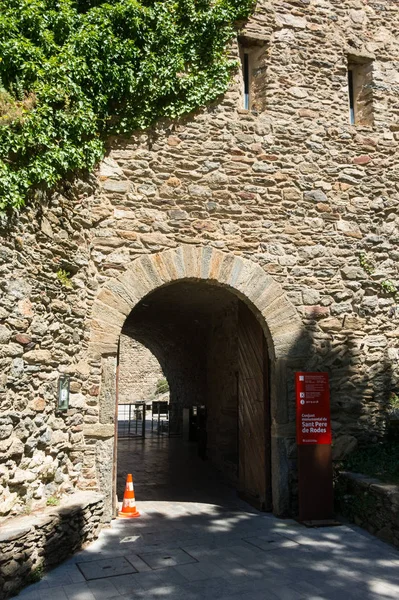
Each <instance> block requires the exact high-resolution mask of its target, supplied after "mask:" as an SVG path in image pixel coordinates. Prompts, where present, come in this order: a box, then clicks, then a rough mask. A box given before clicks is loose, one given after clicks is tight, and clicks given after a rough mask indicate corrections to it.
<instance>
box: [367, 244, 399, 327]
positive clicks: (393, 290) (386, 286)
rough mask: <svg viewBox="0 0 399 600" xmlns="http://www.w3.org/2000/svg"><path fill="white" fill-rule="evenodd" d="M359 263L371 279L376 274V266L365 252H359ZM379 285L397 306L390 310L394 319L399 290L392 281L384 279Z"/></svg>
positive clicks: (381, 290)
mask: <svg viewBox="0 0 399 600" xmlns="http://www.w3.org/2000/svg"><path fill="white" fill-rule="evenodd" d="M359 263H360V266H361V267H362V269H363V271H364V272H365V273H367V275H368V276H369V277H371V276H372V275H373V273H374V272H375V266H374V263H373V262H372V261H371V260H370V259H369V258H367V255H366V253H365V252H359ZM377 284H378V286H379V288H380V292H381V293H384V294H388V295H390V296H392V298H393V300H394V302H395V305H394V306H392V307H391V309H390V316H391V317H393V316H394V315H395V313H396V312H397V310H398V304H399V289H398V287H397V285H396V284H395V283H394V282H393V281H392V280H391V279H382V280H381V281H379V282H377Z"/></svg>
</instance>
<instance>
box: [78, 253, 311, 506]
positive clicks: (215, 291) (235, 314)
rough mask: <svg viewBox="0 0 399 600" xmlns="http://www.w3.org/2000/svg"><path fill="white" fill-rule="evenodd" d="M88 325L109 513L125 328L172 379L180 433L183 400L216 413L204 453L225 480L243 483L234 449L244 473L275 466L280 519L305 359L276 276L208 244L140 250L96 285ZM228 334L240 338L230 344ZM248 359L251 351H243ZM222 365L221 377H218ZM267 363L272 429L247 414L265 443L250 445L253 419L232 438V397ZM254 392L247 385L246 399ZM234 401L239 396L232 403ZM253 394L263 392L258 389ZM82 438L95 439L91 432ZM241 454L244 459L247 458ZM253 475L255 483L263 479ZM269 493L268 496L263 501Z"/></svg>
mask: <svg viewBox="0 0 399 600" xmlns="http://www.w3.org/2000/svg"><path fill="white" fill-rule="evenodd" d="M221 316H223V318H221ZM245 319H247V322H246V324H245V325H244V323H245ZM234 320H235V325H234V326H232V322H233V321H234ZM240 323H242V324H243V325H240ZM89 327H90V343H89V360H90V361H91V364H92V365H93V369H97V370H98V371H99V372H100V374H101V385H100V394H99V419H100V424H101V425H99V427H98V428H94V429H93V434H92V435H93V438H94V437H95V436H98V435H100V436H101V437H102V440H103V441H100V442H98V443H97V448H98V450H97V458H96V464H97V473H98V475H97V478H98V482H99V487H100V489H101V490H102V491H103V493H105V495H106V512H107V514H108V515H109V516H110V515H111V514H112V510H114V509H115V505H114V508H112V504H113V502H114V498H115V490H116V471H115V468H114V469H113V471H112V469H110V468H108V467H107V465H112V464H114V465H115V455H116V446H115V444H113V438H114V433H113V432H114V426H115V401H116V360H117V354H118V344H119V338H120V335H121V333H122V331H123V332H124V333H127V332H129V331H130V334H129V335H132V336H134V337H135V338H136V339H137V340H138V341H142V342H143V343H144V344H146V345H148V347H149V348H150V349H151V350H152V351H153V352H154V354H155V355H156V356H157V357H158V359H159V361H160V363H161V366H162V367H163V368H164V370H165V373H166V375H167V377H168V378H169V380H170V381H171V382H172V383H171V387H172V403H173V420H174V424H173V426H174V427H175V428H176V431H179V427H181V424H182V415H181V413H182V409H183V408H184V406H185V404H188V405H190V404H191V403H194V402H195V403H196V404H199V403H200V402H201V404H207V405H208V407H209V410H210V411H211V412H212V414H213V419H212V422H211V420H210V419H209V417H208V419H207V423H208V424H207V428H206V429H207V436H208V439H207V449H208V451H209V456H210V457H211V459H212V461H213V462H214V463H215V464H216V465H218V466H219V467H220V468H223V469H224V470H225V471H229V469H230V471H231V473H230V475H231V476H233V474H234V472H235V473H236V476H237V477H238V480H240V478H241V481H242V480H243V479H242V476H241V475H240V471H239V467H238V468H237V462H238V465H239V464H240V461H239V460H238V461H237V448H238V458H239V457H240V455H241V456H243V454H242V453H243V450H242V447H241V448H240V446H242V445H244V446H245V444H247V446H248V448H249V450H248V452H249V456H250V459H249V460H248V461H247V463H246V464H247V467H246V472H247V473H248V472H250V471H251V469H252V468H253V467H254V466H256V465H259V464H263V465H264V471H265V472H264V473H263V475H262V476H263V477H264V480H265V481H267V480H268V477H269V475H268V469H269V467H268V462H270V463H271V464H270V470H271V485H270V481H269V483H268V485H266V483H265V486H264V502H265V504H264V506H270V505H272V506H273V512H274V513H275V514H277V515H283V514H288V513H289V512H290V502H291V498H292V490H291V482H290V478H291V473H290V460H291V459H290V455H289V453H290V448H291V447H292V445H293V441H294V436H295V428H294V426H295V413H294V410H293V409H294V395H293V388H292V387H290V386H289V385H288V383H287V382H288V381H290V380H292V377H291V375H292V372H293V370H294V369H298V368H301V366H302V365H303V363H304V361H305V360H306V359H305V356H306V343H307V342H306V339H304V335H303V329H302V323H301V319H300V317H299V315H298V314H297V312H296V309H295V308H294V307H293V306H292V304H291V303H290V301H289V300H288V298H287V296H286V294H285V292H284V290H283V288H282V287H281V286H280V284H279V283H277V282H276V281H275V280H274V279H273V277H271V276H270V275H268V274H267V273H266V272H265V271H264V270H263V269H262V268H261V267H260V266H259V265H258V264H256V263H255V262H253V261H251V260H248V259H245V258H242V257H239V256H235V255H232V254H226V253H223V252H220V251H218V250H216V249H214V248H212V247H209V246H206V247H194V246H181V247H178V248H174V249H169V250H165V251H163V252H160V253H158V254H153V255H145V256H142V257H139V258H137V259H136V260H134V261H133V262H132V264H131V266H130V267H129V268H127V269H126V271H125V272H124V273H123V274H121V275H120V276H119V277H118V278H116V279H113V278H111V279H109V280H108V282H107V283H106V284H105V285H104V287H103V288H102V289H101V290H100V291H99V293H98V295H97V298H96V300H95V303H94V306H93V312H92V320H91V322H90V325H89ZM240 327H241V329H242V330H243V335H242V336H240ZM252 327H253V336H254V339H255V338H256V340H257V342H256V343H255V342H254V348H256V350H253V359H252V360H247V364H246V367H245V368H246V369H247V371H248V368H249V372H247V374H246V376H245V377H242V378H241V384H240V378H239V377H238V378H237V375H236V373H237V368H238V367H237V364H238V363H237V362H235V361H238V360H239V357H240V351H239V348H240V343H239V340H240V339H242V340H244V339H245V336H244V333H245V332H248V331H250V330H251V328H252ZM234 336H235V337H236V338H237V339H236V341H235V343H232V342H231V340H232V338H234ZM260 340H261V341H260ZM253 341H254V340H253ZM303 342H305V345H304V343H303ZM229 352H230V353H232V354H234V353H235V359H234V360H230V359H229V356H228V354H229ZM244 355H245V356H247V357H248V356H249V354H248V352H246V353H245V352H244ZM230 358H231V357H230ZM218 363H219V365H220V366H219V369H220V372H221V373H223V377H221V376H220V375H218V368H217V366H218ZM267 364H268V368H267V377H266V381H267V383H268V386H265V381H263V394H264V397H262V400H259V401H258V404H259V405H260V404H262V403H264V402H265V397H266V398H267V397H268V398H269V405H270V426H269V425H267V426H265V421H264V418H266V419H267V414H268V411H266V412H265V415H266V416H265V417H264V416H262V417H261V418H260V419H258V418H256V416H255V415H254V414H253V415H252V420H253V422H254V426H255V424H257V425H259V424H260V423H261V424H262V427H263V433H264V434H265V436H264V440H263V441H262V443H261V444H260V445H259V444H256V445H255V448H254V444H253V440H254V439H259V438H257V436H259V435H260V433H256V432H252V431H251V429H250V427H248V423H250V422H251V418H250V417H249V416H248V414H247V415H246V416H245V426H243V427H241V432H244V431H249V432H250V435H249V436H248V439H247V440H245V439H243V438H242V437H240V435H241V434H240V432H239V433H238V435H237V430H236V432H235V436H233V435H232V430H233V423H235V424H236V423H237V416H238V420H239V419H240V418H241V416H240V409H239V404H238V405H237V398H238V395H239V393H241V394H242V395H244V393H245V391H244V390H241V392H240V389H239V387H240V385H241V386H242V382H243V381H247V382H250V381H253V380H254V378H255V380H256V381H259V378H260V377H261V375H260V373H263V374H264V373H265V367H266V365H267ZM232 365H233V366H232ZM229 369H231V372H230V373H228V371H229ZM239 370H240V369H239V368H238V371H239ZM251 370H252V371H253V372H251ZM242 372H244V365H242ZM257 385H258V384H257ZM255 387H256V386H255ZM267 388H269V389H267ZM254 395H256V394H255V392H254V391H253V390H252V397H253V396H254ZM250 396H251V394H250ZM231 398H235V402H236V404H235V408H234V407H233V404H234V403H233V401H231ZM258 398H259V399H260V398H261V395H260V394H258ZM204 399H206V402H205V401H204ZM256 406H257V404H256V403H254V402H252V401H251V402H249V403H248V406H247V407H246V408H245V410H246V411H247V412H248V413H251V411H253V410H254V407H256ZM234 411H235V412H234ZM237 411H238V412H237ZM243 415H244V413H243ZM242 418H244V416H242ZM239 430H240V428H239ZM265 432H266V433H265ZM216 433H217V436H216ZM253 433H255V436H254V435H253ZM269 438H270V445H271V448H270V453H269V452H268V450H267V452H266V457H265V456H264V453H265V449H266V448H268V440H269ZM215 440H216V441H215ZM88 442H89V443H92V441H91V438H90V435H89V434H88ZM234 456H235V457H236V458H234ZM268 456H270V457H271V458H270V461H268V460H267V457H268ZM243 460H244V459H243V458H242V459H241V464H244V463H243ZM262 461H263V463H262ZM229 464H230V465H231V467H229ZM262 469H263V466H262ZM257 477H258V479H259V478H260V475H259V474H258V475H257ZM269 479H270V477H269ZM259 489H260V487H259V485H258V489H256V490H255V492H256V494H255V495H259ZM270 489H271V490H272V501H271V502H270V503H269V505H268V500H267V494H269V495H270ZM244 491H250V492H251V493H252V492H253V491H254V490H253V486H252V489H251V485H250V483H248V484H247V485H246V487H245V489H244ZM262 502H263V500H262Z"/></svg>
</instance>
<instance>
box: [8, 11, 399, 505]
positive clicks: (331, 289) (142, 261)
mask: <svg viewBox="0 0 399 600" xmlns="http://www.w3.org/2000/svg"><path fill="white" fill-rule="evenodd" d="M398 24H399V13H398V8H397V5H396V3H394V2H388V1H387V2H383V3H382V2H381V1H374V0H368V2H366V3H365V2H364V1H363V0H339V1H336V0H284V1H283V0H263V1H261V2H259V3H258V8H257V11H256V13H255V15H254V16H253V17H252V18H251V20H250V22H249V23H248V24H247V25H246V27H245V29H244V34H243V35H244V42H245V47H251V45H252V44H257V47H259V48H263V49H264V51H262V52H258V53H257V60H258V61H260V62H261V64H257V69H256V73H254V74H253V77H254V80H253V84H254V86H255V84H256V86H255V88H256V89H255V88H254V91H253V95H254V99H256V98H259V95H260V96H261V101H260V100H259V101H257V102H255V103H254V108H256V109H257V111H255V110H254V111H252V112H251V111H245V110H243V109H242V81H241V75H240V73H237V76H236V77H235V79H234V81H233V82H232V85H231V89H230V90H229V92H228V93H227V94H226V95H225V97H224V98H221V99H220V102H218V103H215V104H214V105H213V106H210V107H208V108H207V109H204V110H202V111H199V112H198V113H197V114H196V115H192V116H190V117H188V118H186V119H184V120H182V121H181V122H178V123H177V122H175V123H161V124H159V125H158V126H157V127H156V128H154V130H152V131H148V132H145V133H140V134H138V135H136V136H133V137H132V138H131V139H129V140H114V141H113V143H112V145H111V148H110V152H109V155H108V157H107V158H106V159H105V160H104V161H103V163H102V165H101V166H100V168H99V171H98V173H97V174H96V175H95V176H91V177H89V178H88V180H86V181H78V182H75V184H73V185H71V186H69V188H68V189H66V190H65V191H64V192H63V193H62V194H61V193H58V194H55V195H54V196H53V197H52V199H51V201H50V202H49V204H48V205H46V206H43V207H32V208H30V209H28V210H26V211H25V212H23V213H22V214H21V216H20V218H19V220H18V221H17V222H15V224H12V225H11V226H10V227H9V228H8V230H5V231H4V237H3V244H2V247H1V248H0V264H1V275H2V277H1V284H0V287H1V293H2V298H1V302H0V319H1V324H0V364H1V374H0V402H1V405H0V406H1V413H0V453H1V454H0V456H1V465H0V494H1V496H0V498H1V500H0V514H1V515H10V514H13V513H16V512H22V511H23V510H24V507H25V506H26V504H27V503H28V504H29V505H32V506H33V507H34V506H35V503H40V502H43V500H44V499H45V497H47V496H50V495H52V496H53V495H61V494H63V493H70V492H72V491H73V490H74V489H76V488H80V489H94V490H95V489H99V488H100V489H101V491H103V492H104V491H105V492H106V493H107V494H108V501H107V502H108V504H106V509H105V510H106V514H107V515H108V516H109V514H110V510H111V508H110V507H111V501H112V500H111V496H112V493H111V485H112V452H113V431H114V429H113V419H114V417H113V414H114V413H113V410H112V408H113V407H112V402H113V398H114V397H115V378H114V373H115V367H116V351H117V343H118V339H119V335H120V333H121V329H122V327H123V325H124V322H125V319H126V317H127V316H128V315H129V313H130V311H131V310H132V309H133V308H134V306H135V305H136V304H137V303H138V302H139V301H140V300H141V299H142V298H143V297H144V296H145V295H146V294H148V293H150V292H152V291H153V290H155V289H156V288H158V287H159V286H162V285H166V284H168V283H171V282H174V281H177V280H180V279H189V280H192V281H195V280H201V279H202V280H204V281H208V280H209V281H212V282H213V283H215V284H217V285H219V286H225V287H226V289H228V290H230V291H232V293H234V294H235V295H237V296H238V297H239V298H241V299H242V300H243V301H244V302H246V303H247V304H248V305H250V306H251V307H252V308H253V310H254V312H255V314H256V315H257V317H258V319H259V321H260V322H261V324H262V327H263V329H264V332H265V335H266V338H267V340H268V345H269V354H270V359H271V374H270V386H271V402H272V421H273V425H272V435H273V450H272V452H273V456H274V459H273V465H274V467H273V469H274V475H273V482H274V490H273V494H274V505H275V511H276V512H277V513H287V512H290V511H291V512H292V510H294V509H293V506H294V504H293V497H294V496H295V484H294V481H295V415H294V397H293V385H294V384H293V372H294V371H295V370H298V369H307V370H316V369H317V370H319V369H321V370H326V371H328V372H329V373H330V381H331V397H332V416H333V435H334V439H335V440H336V441H338V443H339V439H340V438H342V436H348V437H347V438H346V439H348V440H350V441H353V439H354V438H356V439H358V440H360V441H362V442H365V441H369V440H371V441H372V440H375V439H377V438H378V437H379V436H380V435H382V434H383V432H384V427H385V420H384V413H385V410H386V408H387V402H388V395H389V390H390V389H391V388H394V387H395V386H396V385H397V381H398V369H397V362H398V349H397V339H398V337H399V326H398V313H397V312H396V309H395V302H394V299H393V297H392V294H390V293H388V292H384V290H383V289H382V288H381V285H380V284H381V282H383V281H386V280H392V281H393V282H394V283H396V284H397V283H398V273H397V260H398V257H399V252H398V242H399V228H398V224H399V217H398V214H397V208H398V193H399V187H398V186H399V170H398V160H397V158H396V152H397V150H396V149H397V144H398V139H399V122H398V101H397V94H398V86H399V72H398V60H399V42H398V40H397V36H396V30H397V26H398ZM232 51H233V55H234V56H237V57H238V56H239V49H238V46H234V48H233V49H232ZM353 56H355V57H358V58H359V60H361V59H362V58H365V59H367V60H372V65H373V68H372V106H373V125H372V126H371V125H370V126H362V125H355V126H353V125H350V124H349V114H348V112H349V110H348V83H347V60H348V57H353ZM260 76H262V77H263V78H264V79H263V80H262V81H263V83H264V85H260V84H259V81H258V78H259V77H260ZM256 94H258V96H256ZM360 251H364V252H365V253H366V255H367V256H368V257H369V259H373V260H374V261H375V264H376V269H375V271H374V273H373V274H372V275H367V273H366V272H365V271H364V269H362V268H361V267H360V264H359V258H358V254H359V252H360ZM60 269H64V270H67V271H69V272H70V273H71V274H72V277H71V281H70V283H71V286H70V287H67V286H66V285H65V283H68V282H65V281H64V282H63V281H62V276H58V277H57V272H58V271H59V270H60ZM157 358H159V356H157ZM161 366H162V363H161ZM60 373H69V374H70V375H71V392H72V393H71V403H70V409H69V411H67V412H66V413H62V414H57V412H56V396H57V379H58V376H59V374H60Z"/></svg>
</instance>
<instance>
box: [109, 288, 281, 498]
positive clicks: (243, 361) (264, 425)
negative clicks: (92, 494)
mask: <svg viewBox="0 0 399 600" xmlns="http://www.w3.org/2000/svg"><path fill="white" fill-rule="evenodd" d="M123 333H124V334H125V335H128V336H130V337H132V338H134V339H135V340H137V341H139V342H141V343H142V344H143V345H144V346H146V347H147V348H148V349H149V350H150V351H151V352H152V353H153V354H154V355H155V356H156V358H157V359H158V361H159V363H160V365H161V367H162V370H163V372H164V374H165V376H166V378H167V380H168V383H169V388H170V421H169V436H170V437H169V438H168V439H166V440H165V439H164V438H158V439H157V440H155V439H153V438H150V437H148V438H147V439H145V440H130V441H129V442H128V443H126V442H125V443H123V444H120V445H119V451H118V452H119V457H118V460H119V464H120V467H119V475H120V476H122V472H121V471H122V470H123V469H124V467H125V465H126V464H128V463H129V461H130V464H131V465H132V467H131V468H132V469H134V470H135V472H136V475H135V479H136V481H137V485H138V486H140V487H142V486H143V481H141V482H140V481H139V480H138V477H137V475H138V474H140V473H141V474H142V477H143V478H144V477H145V478H146V481H147V482H148V480H151V481H152V486H153V488H156V491H154V490H152V491H151V489H150V487H151V486H149V484H147V488H146V491H145V489H144V487H143V488H142V490H143V493H144V494H145V495H146V496H149V498H148V499H150V497H151V499H154V498H155V497H156V498H157V499H159V500H161V499H162V498H161V497H160V494H161V495H162V493H163V494H164V496H165V498H164V499H165V500H166V499H171V498H169V497H167V496H169V495H170V493H171V492H170V489H171V487H172V489H174V490H175V494H176V499H178V498H177V496H181V497H183V496H185V495H187V494H189V488H190V489H194V488H195V487H196V485H195V482H196V481H198V480H199V479H201V477H202V478H203V476H204V473H205V470H206V469H207V468H208V467H210V470H209V468H208V476H207V477H208V478H209V477H210V478H211V480H212V478H214V480H216V479H219V480H220V482H222V481H224V482H227V483H229V484H230V485H233V486H234V487H235V488H236V489H237V490H238V491H239V493H240V496H241V497H243V498H244V499H246V500H247V501H249V502H250V503H251V504H253V505H254V506H256V507H257V508H260V509H262V510H271V509H272V506H271V484H270V479H271V478H270V421H269V419H270V416H269V415H270V407H269V392H268V355H267V348H266V341H265V337H264V334H263V331H262V328H261V326H260V324H259V322H258V321H257V319H256V318H255V316H254V314H253V313H252V311H251V310H250V308H249V307H248V306H247V305H246V304H244V302H243V301H242V300H240V299H239V298H238V297H236V296H235V295H234V294H233V293H232V292H230V291H228V290H226V289H224V288H222V287H219V286H216V285H211V284H209V283H206V282H193V281H184V280H182V281H179V282H176V283H173V284H170V285H168V286H165V287H163V288H160V289H158V290H156V291H155V292H153V293H151V294H149V295H148V296H147V297H146V298H144V299H143V300H142V301H141V302H140V303H139V304H138V305H137V306H136V307H135V308H134V309H133V311H132V312H131V314H130V315H129V317H128V318H127V320H126V322H125V325H124V328H123ZM194 407H195V409H194V410H193V408H194ZM190 409H191V410H190ZM193 412H194V413H196V414H197V420H196V423H195V427H194V428H193V426H191V428H190V421H192V418H193ZM166 456H167V460H168V463H167V466H166V464H165V457H166ZM156 457H158V458H156ZM190 457H191V458H190ZM190 460H191V463H190ZM158 465H162V468H161V471H160V470H159V467H158ZM190 465H191V466H190ZM211 472H212V474H211ZM200 473H201V477H200ZM152 474H154V475H153V476H152ZM193 475H194V477H193ZM215 478H216V479H215ZM120 480H121V477H119V481H120ZM189 481H191V483H189ZM182 482H183V488H182V486H181V483H182ZM184 482H186V492H185V491H184ZM190 486H191V487H190ZM214 487H215V486H214ZM162 489H163V492H162ZM178 490H179V491H178ZM154 494H155V496H154ZM120 499H121V498H120ZM142 499H145V498H142Z"/></svg>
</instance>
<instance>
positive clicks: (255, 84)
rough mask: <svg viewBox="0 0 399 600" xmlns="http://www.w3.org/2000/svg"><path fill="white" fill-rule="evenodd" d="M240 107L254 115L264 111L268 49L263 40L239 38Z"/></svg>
mask: <svg viewBox="0 0 399 600" xmlns="http://www.w3.org/2000/svg"><path fill="white" fill-rule="evenodd" d="M240 58H241V77H242V84H241V85H242V99H241V103H242V104H241V106H242V108H244V109H245V110H250V111H251V112H252V113H254V114H259V113H261V112H263V111H264V110H265V109H266V90H267V87H266V86H267V78H266V70H267V65H268V49H267V46H266V43H265V40H258V39H255V38H247V37H246V38H240Z"/></svg>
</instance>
